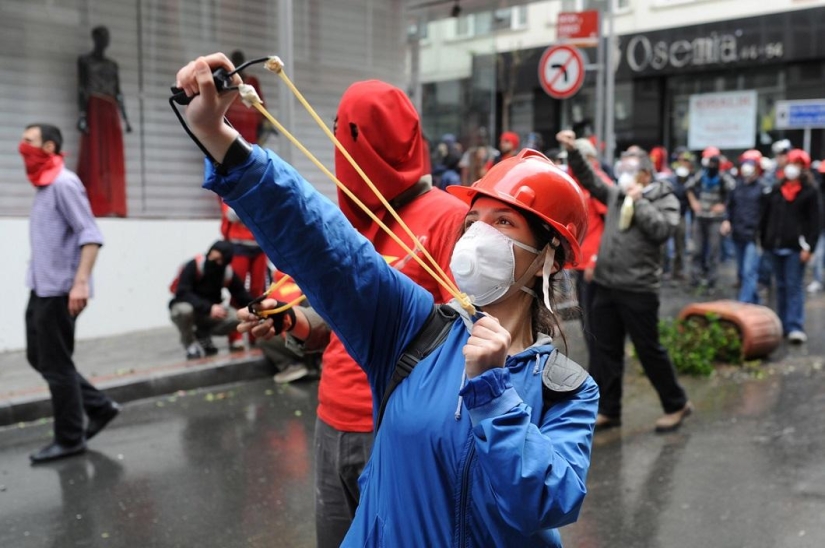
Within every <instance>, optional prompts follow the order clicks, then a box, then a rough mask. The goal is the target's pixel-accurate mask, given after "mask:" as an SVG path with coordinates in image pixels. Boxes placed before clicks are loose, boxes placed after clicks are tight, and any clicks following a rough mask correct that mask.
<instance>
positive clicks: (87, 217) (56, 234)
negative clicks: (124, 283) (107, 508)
mask: <svg viewBox="0 0 825 548" xmlns="http://www.w3.org/2000/svg"><path fill="white" fill-rule="evenodd" d="M62 144H63V137H62V135H61V133H60V130H59V129H58V128H56V127H55V126H52V125H48V124H32V125H30V126H28V127H27V128H26V130H25V131H24V132H23V137H22V139H21V140H20V145H19V151H20V155H21V156H22V157H23V162H24V163H25V165H26V175H27V176H28V179H29V181H30V182H31V183H32V185H34V187H35V189H36V191H37V194H36V195H35V197H34V202H33V204H32V209H31V216H30V218H29V236H30V241H31V261H30V263H29V269H28V273H27V285H28V287H29V289H30V290H31V293H30V295H29V304H28V306H27V308H26V357H27V358H28V360H29V363H30V364H31V366H32V367H33V368H34V369H35V370H37V372H38V373H40V374H41V375H42V376H43V379H45V381H46V382H47V383H48V384H49V391H50V392H51V396H52V411H53V413H54V440H53V441H52V442H51V443H49V444H48V445H46V446H45V447H43V448H42V449H40V450H39V451H36V452H35V453H32V454H31V455H30V459H31V461H32V463H34V464H38V463H41V462H47V461H52V460H56V459H61V458H64V457H69V456H71V455H77V454H79V453H82V452H84V451H85V450H86V441H88V440H89V439H91V438H92V437H94V436H95V435H96V434H98V433H99V432H100V431H101V430H102V429H103V428H104V427H105V426H106V425H107V424H108V423H109V421H111V420H112V419H113V418H115V416H117V414H118V413H119V411H120V406H119V405H118V404H117V403H116V402H114V401H113V400H112V399H111V398H109V397H108V396H106V395H105V394H104V393H103V392H101V391H100V390H98V389H97V388H95V387H94V386H92V384H91V383H90V382H89V381H87V380H86V379H85V378H83V376H82V375H81V374H80V373H79V372H78V371H77V369H76V368H75V364H74V361H73V360H72V354H73V352H74V331H75V322H76V321H77V317H78V316H79V315H80V313H81V312H83V310H84V309H85V308H86V305H87V304H88V301H89V299H90V298H91V297H92V292H93V290H92V268H93V267H94V264H95V261H96V259H97V253H98V250H99V249H100V247H101V246H102V245H103V235H102V234H101V233H100V230H99V229H98V227H97V224H96V223H95V219H94V217H93V216H92V211H91V208H90V206H89V199H88V198H87V197H86V191H85V189H84V188H83V184H82V183H81V182H80V179H78V177H77V175H75V174H74V173H72V172H71V171H69V170H68V169H66V167H65V166H64V164H63V155H62V154H61V153H60V148H61V146H62ZM84 412H85V414H86V415H87V416H88V419H89V420H88V422H87V423H86V424H85V426H84Z"/></svg>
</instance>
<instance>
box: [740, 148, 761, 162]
mask: <svg viewBox="0 0 825 548" xmlns="http://www.w3.org/2000/svg"><path fill="white" fill-rule="evenodd" d="M748 161H750V162H756V165H759V164H760V162H762V153H761V152H759V151H758V150H756V149H755V148H752V149H750V150H746V151H745V152H743V153H742V154H741V155H740V156H739V163H740V164H741V163H742V162H748Z"/></svg>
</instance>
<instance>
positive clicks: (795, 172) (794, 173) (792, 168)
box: [785, 164, 802, 181]
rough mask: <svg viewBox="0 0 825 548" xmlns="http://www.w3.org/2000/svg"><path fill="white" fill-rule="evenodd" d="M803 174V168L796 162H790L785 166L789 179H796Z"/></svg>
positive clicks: (786, 176)
mask: <svg viewBox="0 0 825 548" xmlns="http://www.w3.org/2000/svg"><path fill="white" fill-rule="evenodd" d="M800 175H802V170H801V169H800V168H799V166H798V165H796V164H788V165H787V166H785V178H786V179H787V180H789V181H795V180H797V179H799V176H800Z"/></svg>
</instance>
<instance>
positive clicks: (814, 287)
mask: <svg viewBox="0 0 825 548" xmlns="http://www.w3.org/2000/svg"><path fill="white" fill-rule="evenodd" d="M818 291H822V284H821V283H819V282H818V281H816V280H814V281H812V282H811V283H809V284H808V293H817V292H818Z"/></svg>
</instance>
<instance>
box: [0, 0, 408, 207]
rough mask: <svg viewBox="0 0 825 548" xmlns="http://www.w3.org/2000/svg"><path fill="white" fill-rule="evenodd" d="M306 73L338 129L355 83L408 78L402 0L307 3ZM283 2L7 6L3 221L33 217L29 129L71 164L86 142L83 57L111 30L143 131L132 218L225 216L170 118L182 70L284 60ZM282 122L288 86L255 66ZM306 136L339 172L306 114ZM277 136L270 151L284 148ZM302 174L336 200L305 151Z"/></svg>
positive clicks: (297, 27)
mask: <svg viewBox="0 0 825 548" xmlns="http://www.w3.org/2000/svg"><path fill="white" fill-rule="evenodd" d="M293 9H294V25H293V33H294V37H295V50H294V51H295V74H293V75H290V76H291V78H292V79H293V81H294V82H295V84H296V85H297V86H298V88H299V89H300V90H301V91H302V92H303V93H304V95H305V96H306V97H307V99H308V100H309V101H310V103H311V104H312V105H313V106H314V107H315V108H316V109H317V110H318V112H319V114H320V115H321V117H322V118H323V119H324V120H325V121H326V122H327V123H328V124H330V125H331V124H332V121H333V119H334V116H335V111H336V108H337V105H338V100H339V98H340V96H341V94H342V93H343V91H344V90H345V89H346V87H347V86H349V85H350V84H351V83H352V82H354V81H357V80H361V79H366V78H380V79H383V80H386V81H389V82H391V83H394V84H396V85H402V83H403V79H404V72H405V67H404V47H403V40H404V32H403V29H404V27H403V20H402V3H401V0H391V1H382V0H344V1H333V0H296V1H295V2H294V7H293ZM277 16H278V2H277V1H275V0H272V1H268V2H261V1H255V0H224V1H221V0H211V1H200V0H177V1H168V0H109V1H104V0H65V1H62V2H61V3H60V6H55V5H53V3H52V2H50V1H49V0H4V1H3V2H2V3H0V46H2V47H3V51H6V52H9V53H10V55H7V56H4V57H3V58H2V60H0V96H2V97H3V101H2V104H0V117H2V120H3V124H2V125H1V126H0V215H7V216H8V215H26V214H27V213H28V209H29V206H30V203H31V198H32V191H31V187H30V186H29V185H28V184H27V182H26V180H25V175H24V173H23V166H22V161H21V160H20V157H19V155H18V153H17V143H18V141H19V138H20V134H21V132H22V130H23V127H24V126H25V125H26V124H27V123H31V122H36V121H41V122H48V123H53V124H55V125H57V126H59V127H60V128H61V129H62V130H63V133H64V140H65V144H64V149H65V151H66V152H67V155H68V156H67V166H68V167H69V168H70V169H75V168H76V165H77V154H78V145H79V133H78V132H77V130H76V129H75V124H76V121H77V112H78V106H77V73H76V66H77V57H78V56H79V55H81V54H84V53H86V52H88V51H90V50H91V49H92V41H91V37H90V31H91V29H92V28H93V27H95V26H97V25H105V26H107V27H108V28H109V30H110V33H111V45H110V47H109V48H108V49H107V50H106V56H107V57H109V58H111V59H113V60H115V61H116V62H117V63H118V65H119V69H120V85H121V90H122V91H123V94H124V96H125V99H126V108H127V111H128V114H129V118H130V121H131V122H132V126H133V128H134V131H133V133H131V134H125V135H124V145H125V147H126V151H125V152H126V177H127V192H128V207H129V216H130V217H163V218H185V217H203V216H213V215H216V214H217V201H216V200H215V198H214V197H213V196H212V195H211V194H210V193H207V192H204V191H202V190H201V189H200V181H201V180H202V176H203V175H202V174H203V171H202V170H203V167H202V165H203V164H202V157H201V154H200V152H199V151H198V150H197V148H196V147H195V146H194V145H193V144H192V143H191V142H189V140H188V139H186V138H185V136H184V134H183V132H182V130H181V128H180V127H179V125H178V122H177V120H176V118H175V117H174V116H173V114H172V113H171V112H169V110H170V109H169V106H168V102H167V101H168V97H169V86H170V85H171V84H172V83H173V82H174V76H175V72H176V70H177V69H178V68H179V67H180V66H181V65H182V64H183V63H184V62H186V61H188V60H190V59H192V58H194V57H195V56H197V55H202V54H204V53H208V52H213V51H224V52H227V53H229V52H230V51H232V50H234V49H242V50H243V51H244V52H245V54H246V56H247V58H251V57H253V56H258V55H266V54H270V53H276V54H277V53H278V51H277V46H278V41H277V36H276V31H277V28H278V21H277ZM251 72H252V73H254V74H256V75H257V76H258V77H259V79H260V81H261V86H262V91H263V95H264V98H265V99H266V100H267V102H268V105H269V108H270V110H271V112H273V114H275V115H276V116H277V113H278V108H277V104H278V97H279V96H282V95H281V94H283V93H288V91H287V90H286V89H285V88H284V86H283V85H282V84H280V82H279V80H278V79H277V77H275V76H274V75H272V74H270V73H268V72H266V71H264V70H263V69H261V68H257V69H253V70H252V71H251ZM295 112H296V115H295V123H294V128H292V129H293V131H294V133H295V134H296V135H297V136H298V137H299V138H300V139H301V140H302V141H303V142H304V143H305V144H306V145H307V147H308V148H309V149H310V150H312V151H313V152H314V153H315V154H316V155H317V156H318V157H319V158H320V159H321V161H323V162H324V164H325V165H327V166H328V167H330V168H333V160H332V159H333V153H332V144H331V143H330V142H329V141H328V140H327V138H326V137H325V136H324V135H323V133H322V132H321V130H320V129H319V128H317V127H316V126H315V124H314V122H312V120H311V119H309V117H308V115H306V114H305V113H304V112H303V108H302V107H300V105H296V108H295ZM276 145H277V140H275V139H271V140H270V141H269V142H268V146H272V147H275V146H276ZM293 159H294V161H295V164H296V167H298V169H299V170H300V171H301V172H302V173H303V174H304V175H305V176H306V177H307V178H308V179H309V180H310V181H311V182H313V183H314V184H316V186H317V187H318V188H319V190H321V191H322V192H323V193H325V194H326V195H328V196H330V197H332V198H334V196H335V189H334V186H333V183H332V182H330V181H328V180H327V179H326V177H325V176H324V175H323V174H322V173H320V172H319V171H318V170H317V168H315V166H313V165H312V164H310V163H309V161H308V160H306V159H305V158H304V157H303V156H301V155H300V153H298V152H297V151H296V152H295V153H294V154H293Z"/></svg>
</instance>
